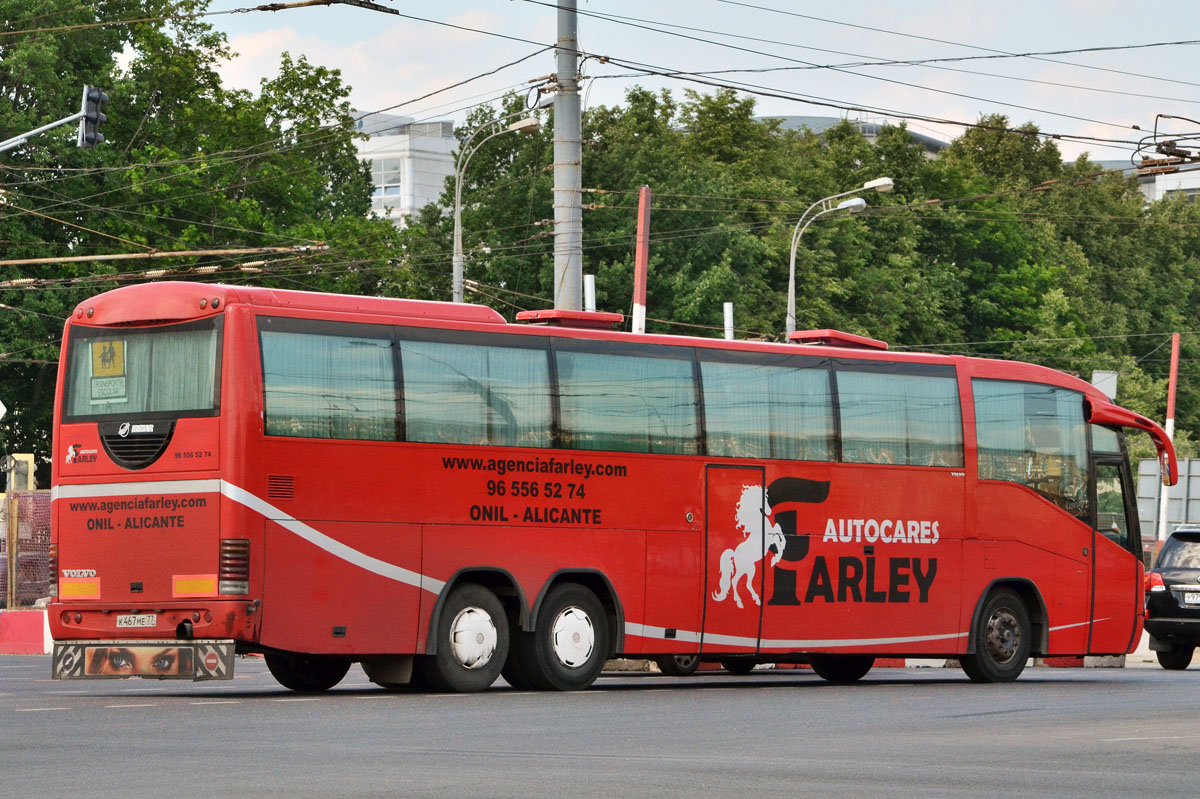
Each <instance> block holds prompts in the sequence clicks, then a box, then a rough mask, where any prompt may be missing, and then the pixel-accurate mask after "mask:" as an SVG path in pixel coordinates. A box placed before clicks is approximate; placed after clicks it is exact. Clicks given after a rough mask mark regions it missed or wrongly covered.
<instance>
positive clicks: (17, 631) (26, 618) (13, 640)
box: [0, 609, 54, 655]
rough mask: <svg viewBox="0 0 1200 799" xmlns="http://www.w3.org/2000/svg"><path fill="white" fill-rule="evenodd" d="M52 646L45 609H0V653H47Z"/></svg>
mask: <svg viewBox="0 0 1200 799" xmlns="http://www.w3.org/2000/svg"><path fill="white" fill-rule="evenodd" d="M53 647H54V639H52V638H51V637H50V622H49V620H48V619H47V617H46V611H44V610H38V609H32V610H0V655H49V654H50V652H51V650H52V649H53Z"/></svg>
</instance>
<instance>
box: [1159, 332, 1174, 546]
mask: <svg viewBox="0 0 1200 799" xmlns="http://www.w3.org/2000/svg"><path fill="white" fill-rule="evenodd" d="M1178 382H1179V334H1178V333H1173V334H1172V335H1171V379H1170V380H1169V381H1168V382H1167V423H1166V425H1165V427H1166V430H1167V438H1169V439H1171V441H1172V442H1174V441H1175V386H1176V384H1178ZM1160 489H1161V490H1160V492H1159V498H1158V534H1157V536H1156V537H1157V538H1158V541H1159V543H1160V544H1161V543H1162V542H1163V541H1166V540H1167V499H1168V496H1167V492H1169V491H1170V490H1171V487H1170V486H1165V485H1162V484H1161V481H1160Z"/></svg>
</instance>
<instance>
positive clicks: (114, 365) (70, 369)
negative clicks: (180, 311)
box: [63, 317, 221, 422]
mask: <svg viewBox="0 0 1200 799" xmlns="http://www.w3.org/2000/svg"><path fill="white" fill-rule="evenodd" d="M220 352H221V322H220V318H219V317H218V318H213V319H205V320H201V321H198V322H187V323H184V324H178V325H161V326H158V327H149V328H118V329H114V328H99V327H84V326H76V327H73V328H72V329H71V338H70V344H69V346H68V355H67V381H66V386H65V392H64V395H63V421H69V422H77V421H84V420H93V419H112V418H115V417H122V416H137V417H139V418H143V417H148V416H154V415H160V416H209V415H214V414H216V413H217V411H218V409H219V406H220V385H221V381H220V373H221V364H220Z"/></svg>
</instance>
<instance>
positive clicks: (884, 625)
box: [706, 464, 965, 654]
mask: <svg viewBox="0 0 1200 799" xmlns="http://www.w3.org/2000/svg"><path fill="white" fill-rule="evenodd" d="M800 475H803V477H800ZM767 479H768V481H769V483H768V488H769V491H768V500H769V502H770V505H771V510H772V515H771V519H772V520H773V521H772V523H773V524H776V525H780V526H781V527H783V528H785V529H783V532H784V535H785V538H786V537H787V535H788V533H789V532H790V531H789V529H786V528H788V527H792V526H794V527H795V532H796V533H797V534H799V536H807V539H808V541H807V546H804V542H803V541H801V540H799V536H798V537H797V538H796V539H789V540H788V541H787V544H786V545H785V549H784V553H783V557H782V558H781V559H780V560H779V562H778V563H777V564H775V563H774V560H775V556H774V555H773V554H771V553H770V552H768V554H767V556H766V558H764V560H763V562H762V563H763V565H764V566H765V567H766V575H765V577H766V590H765V591H764V593H763V596H764V603H765V604H764V605H763V626H762V643H761V648H762V650H763V651H764V652H787V651H797V650H798V651H812V652H876V653H880V654H884V653H895V654H926V653H928V654H934V653H946V652H951V651H955V649H956V647H957V646H958V638H959V633H961V632H962V628H961V627H960V626H959V606H960V594H959V585H960V580H961V571H960V567H959V562H960V560H961V557H962V539H963V536H964V529H963V513H964V511H963V496H964V491H965V485H964V484H965V477H964V475H963V473H962V471H959V470H951V469H924V468H913V467H896V466H884V465H857V464H855V465H850V464H844V465H832V466H831V465H812V466H806V467H804V468H803V469H797V468H795V467H791V468H788V469H786V470H785V469H777V470H768V473H767ZM798 479H799V480H804V481H806V482H805V483H802V484H800V485H796V484H795V483H794V482H793V483H789V482H787V481H788V480H792V481H795V480H798ZM825 482H827V483H828V496H827V497H825V498H821V495H820V493H819V492H818V493H817V494H813V493H812V488H811V486H812V485H819V484H821V483H825ZM806 485H808V486H810V487H809V489H808V490H805V486H806ZM710 512H712V513H724V514H725V515H727V516H729V518H730V521H732V520H733V514H734V512H735V509H734V508H724V509H715V508H710ZM788 514H791V515H790V517H789V515H788ZM792 520H794V521H792ZM897 531H900V532H897ZM708 568H709V576H710V580H712V579H713V578H714V577H715V576H717V575H716V573H715V570H716V569H717V566H716V565H714V564H712V563H710V564H709V566H708ZM788 572H790V574H789V573H788ZM751 607H752V608H753V606H751ZM754 609H755V610H756V609H757V608H754ZM747 612H749V611H747ZM706 632H707V630H706ZM714 632H718V631H714Z"/></svg>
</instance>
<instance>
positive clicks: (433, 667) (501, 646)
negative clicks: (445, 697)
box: [414, 583, 508, 693]
mask: <svg viewBox="0 0 1200 799" xmlns="http://www.w3.org/2000/svg"><path fill="white" fill-rule="evenodd" d="M435 635H436V636H437V638H436V640H437V651H436V653H435V654H433V655H429V656H426V657H422V658H420V659H419V660H418V662H417V663H416V664H414V665H415V666H416V667H417V669H418V670H419V672H420V676H421V678H422V679H423V680H424V681H425V682H426V683H428V685H429V686H430V687H431V688H432V689H433V690H435V691H444V692H451V693H474V692H476V691H484V690H487V689H488V688H489V687H490V686H491V684H492V683H494V682H495V681H496V678H497V677H499V676H500V669H501V667H503V666H504V661H505V659H506V658H507V657H508V615H507V614H506V613H505V612H504V606H503V605H502V604H500V600H499V599H497V598H496V595H495V594H493V593H492V592H491V591H489V590H488V589H486V588H484V587H483V586H482V585H477V584H476V583H464V584H462V585H459V586H457V587H455V588H454V589H453V590H452V591H451V592H450V594H449V595H448V596H447V597H446V600H445V602H444V603H443V604H442V610H441V614H440V615H439V616H438V624H437V632H436V633H435Z"/></svg>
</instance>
